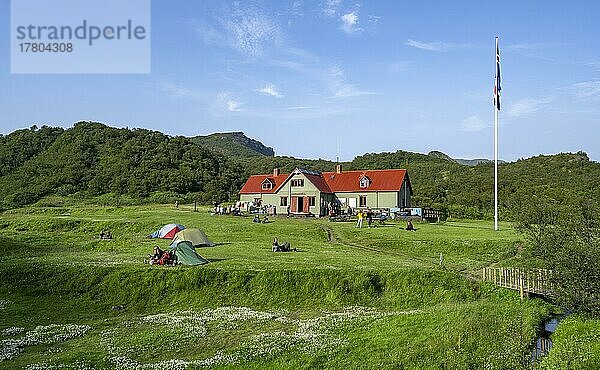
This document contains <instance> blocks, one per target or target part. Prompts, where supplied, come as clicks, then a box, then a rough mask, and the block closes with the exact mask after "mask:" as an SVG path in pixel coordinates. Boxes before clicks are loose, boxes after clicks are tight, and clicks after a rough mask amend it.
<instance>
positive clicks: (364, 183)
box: [359, 176, 371, 189]
mask: <svg viewBox="0 0 600 370" xmlns="http://www.w3.org/2000/svg"><path fill="white" fill-rule="evenodd" d="M369 185H371V180H369V178H368V177H367V176H363V177H361V178H360V181H359V186H360V187H361V188H362V189H365V188H368V187H369Z"/></svg>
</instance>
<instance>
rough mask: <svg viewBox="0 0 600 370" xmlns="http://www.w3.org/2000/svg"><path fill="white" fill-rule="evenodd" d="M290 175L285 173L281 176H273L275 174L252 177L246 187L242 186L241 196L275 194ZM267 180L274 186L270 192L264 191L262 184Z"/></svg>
mask: <svg viewBox="0 0 600 370" xmlns="http://www.w3.org/2000/svg"><path fill="white" fill-rule="evenodd" d="M288 176H289V174H287V173H283V174H279V176H273V174H269V175H252V176H250V178H249V179H248V181H246V183H245V184H244V186H242V190H240V194H258V193H262V194H273V193H276V192H277V189H279V187H280V186H281V184H283V183H284V182H285V180H286V179H287V178H288ZM265 179H269V180H271V181H272V182H273V184H274V186H273V187H272V188H271V189H270V190H263V188H262V183H263V181H265Z"/></svg>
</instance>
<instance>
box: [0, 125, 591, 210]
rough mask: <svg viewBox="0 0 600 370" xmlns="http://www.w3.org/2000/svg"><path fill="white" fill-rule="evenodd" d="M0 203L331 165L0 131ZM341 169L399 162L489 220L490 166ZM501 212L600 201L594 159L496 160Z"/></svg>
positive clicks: (230, 192)
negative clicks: (540, 202) (538, 201)
mask: <svg viewBox="0 0 600 370" xmlns="http://www.w3.org/2000/svg"><path fill="white" fill-rule="evenodd" d="M0 144H1V145H0V161H1V162H2V164H3V166H0V167H1V169H0V186H1V187H2V189H3V192H2V195H0V207H3V208H12V207H17V206H21V205H25V204H31V203H35V202H37V201H39V200H40V199H42V198H43V197H47V196H59V197H70V198H75V199H90V198H97V197H101V198H102V199H104V200H103V202H104V201H107V202H110V201H112V200H114V199H115V198H116V199H121V201H122V200H123V197H126V198H127V199H129V200H128V203H132V202H133V203H135V202H171V201H173V202H174V200H175V199H177V198H179V199H180V200H188V201H193V200H199V201H201V202H205V203H212V202H222V201H227V200H230V201H231V200H235V199H236V198H237V192H238V191H239V189H240V188H241V186H242V185H243V183H244V181H245V180H246V179H247V178H248V176H250V175H251V174H259V173H270V172H271V171H272V170H273V168H279V169H280V170H281V171H282V172H284V173H285V172H289V171H292V170H293V169H294V168H296V167H304V168H309V169H313V170H317V171H332V170H334V169H335V165H336V163H335V162H332V161H328V160H323V159H300V158H294V157H278V156H274V155H273V150H272V149H271V148H268V147H266V146H265V145H263V144H262V143H260V142H258V141H256V140H253V139H249V138H247V137H246V136H245V135H243V134H242V133H227V134H213V135H208V136H203V137H194V138H185V137H170V136H167V135H165V134H162V133H160V132H156V131H150V130H143V129H118V128H113V127H109V126H106V125H103V124H100V123H92V122H79V123H76V124H75V125H74V127H72V128H70V129H67V130H64V129H62V128H52V127H46V126H44V127H42V128H37V127H32V128H31V129H27V130H18V131H15V132H13V133H11V134H9V135H5V136H0ZM342 165H343V168H344V169H347V170H360V169H388V168H406V169H408V171H409V175H410V179H411V183H412V185H413V190H414V196H413V204H414V205H416V206H420V207H435V208H440V209H445V210H447V211H448V212H449V213H450V215H451V216H453V217H461V218H479V219H481V218H491V217H492V214H493V191H492V189H493V164H492V163H491V162H489V161H488V162H484V163H480V164H478V165H475V166H469V165H463V164H461V163H459V161H458V160H454V159H452V158H450V157H449V156H447V155H445V154H444V153H441V152H431V153H429V154H427V155H426V154H420V153H412V152H407V151H402V150H398V151H396V152H393V153H367V154H364V155H361V156H357V157H356V158H354V160H352V161H351V162H346V163H342ZM499 179H500V183H499V195H500V215H501V217H502V219H504V220H507V219H511V218H512V217H513V216H514V214H515V212H517V211H518V209H519V207H521V206H522V204H523V203H524V202H525V203H526V202H527V201H528V200H530V199H531V198H532V197H534V196H546V197H551V198H553V199H556V200H559V201H560V202H562V203H564V204H574V203H577V202H581V201H583V200H593V201H595V202H599V201H600V164H599V163H597V162H593V161H590V160H589V158H588V157H587V155H586V154H585V153H582V152H580V153H561V154H556V155H550V156H538V157H533V158H529V159H522V160H519V161H517V162H513V163H501V164H500V167H499Z"/></svg>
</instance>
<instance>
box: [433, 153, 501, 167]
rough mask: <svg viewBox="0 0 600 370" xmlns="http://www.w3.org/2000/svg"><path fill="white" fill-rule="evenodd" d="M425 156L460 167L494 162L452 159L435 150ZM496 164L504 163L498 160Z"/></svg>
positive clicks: (480, 159) (489, 160)
mask: <svg viewBox="0 0 600 370" xmlns="http://www.w3.org/2000/svg"><path fill="white" fill-rule="evenodd" d="M427 155H428V156H430V157H433V158H438V159H444V160H446V161H448V162H454V163H458V164H462V165H465V166H477V165H479V164H485V163H493V162H494V161H493V160H491V159H483V158H477V159H460V158H452V157H450V156H449V155H448V154H445V153H442V152H440V151H437V150H434V151H431V152H429V153H427ZM498 163H506V161H503V160H501V159H499V160H498Z"/></svg>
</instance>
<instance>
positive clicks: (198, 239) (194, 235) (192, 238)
mask: <svg viewBox="0 0 600 370" xmlns="http://www.w3.org/2000/svg"><path fill="white" fill-rule="evenodd" d="M182 240H187V241H189V242H190V243H192V245H193V246H194V247H214V246H215V243H213V242H211V241H210V240H209V239H208V237H207V236H206V234H205V233H204V231H202V230H200V229H185V230H181V231H180V232H178V233H177V234H175V237H174V238H173V243H177V242H179V241H182Z"/></svg>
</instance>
